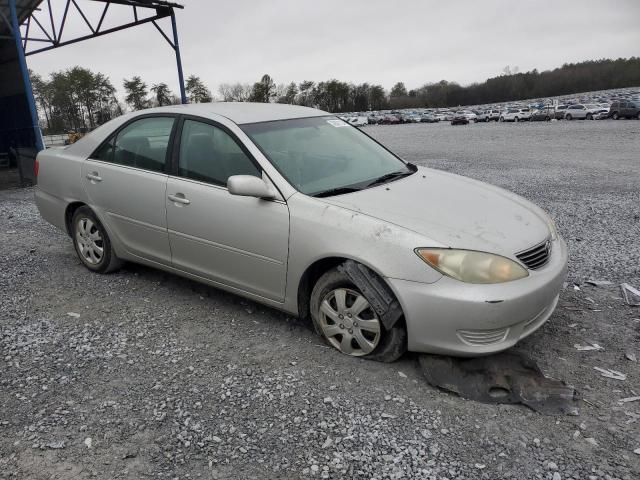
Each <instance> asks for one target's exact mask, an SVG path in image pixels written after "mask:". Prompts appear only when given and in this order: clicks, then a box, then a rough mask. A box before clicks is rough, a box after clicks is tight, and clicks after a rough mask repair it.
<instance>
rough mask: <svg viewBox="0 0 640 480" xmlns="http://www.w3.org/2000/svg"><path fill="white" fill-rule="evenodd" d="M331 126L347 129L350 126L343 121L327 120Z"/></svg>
mask: <svg viewBox="0 0 640 480" xmlns="http://www.w3.org/2000/svg"><path fill="white" fill-rule="evenodd" d="M327 123H328V124H329V125H333V126H334V127H346V126H348V125H349V124H348V123H347V122H343V121H342V120H338V119H336V120H327Z"/></svg>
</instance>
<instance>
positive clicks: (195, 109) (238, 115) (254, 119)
mask: <svg viewBox="0 0 640 480" xmlns="http://www.w3.org/2000/svg"><path fill="white" fill-rule="evenodd" d="M162 112H173V113H182V114H185V115H197V116H200V117H209V118H213V115H221V116H223V117H226V118H228V119H229V120H231V121H232V122H234V123H236V124H238V125H242V124H246V123H258V122H269V121H273V120H288V119H292V118H308V117H322V116H325V115H331V114H330V113H327V112H323V111H322V110H318V109H316V108H309V107H300V106H298V105H286V104H282V103H250V102H213V103H190V104H186V105H172V106H169V107H158V108H150V109H147V110H139V111H138V112H136V113H140V114H145V113H162Z"/></svg>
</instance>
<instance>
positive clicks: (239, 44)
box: [27, 0, 640, 94]
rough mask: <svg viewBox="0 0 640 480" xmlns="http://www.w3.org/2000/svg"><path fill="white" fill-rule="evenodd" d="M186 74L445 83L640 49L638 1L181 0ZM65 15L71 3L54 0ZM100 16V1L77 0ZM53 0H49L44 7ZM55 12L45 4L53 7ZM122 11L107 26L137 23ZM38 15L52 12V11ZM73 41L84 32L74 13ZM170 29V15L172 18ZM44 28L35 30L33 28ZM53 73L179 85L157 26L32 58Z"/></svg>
mask: <svg viewBox="0 0 640 480" xmlns="http://www.w3.org/2000/svg"><path fill="white" fill-rule="evenodd" d="M176 1H178V2H179V3H182V4H183V5H184V6H185V9H184V10H178V11H177V20H178V31H179V35H180V47H181V50H182V59H183V66H184V70H185V75H190V74H195V75H198V76H200V77H201V78H202V80H203V81H204V82H205V83H206V84H207V85H208V86H209V88H211V90H212V91H213V92H214V94H215V93H216V90H217V87H218V85H219V84H220V83H225V82H237V81H239V82H243V83H244V82H247V83H253V82H254V81H256V80H258V79H259V78H260V77H261V76H262V75H263V74H264V73H268V74H270V75H271V76H272V77H273V79H274V80H275V81H276V82H277V83H288V82H291V81H295V82H300V81H302V80H314V81H321V80H327V79H330V78H337V79H339V80H343V81H347V82H354V83H361V82H365V81H366V82H369V83H379V84H382V85H383V86H384V87H385V88H390V87H391V86H392V85H393V84H394V83H395V82H397V81H403V82H405V84H406V86H407V87H408V88H415V87H418V86H421V85H423V84H424V83H427V82H435V81H439V80H442V79H446V80H451V81H456V82H459V83H461V84H463V85H465V84H469V83H471V82H475V81H483V80H484V79H486V78H488V77H491V76H495V75H497V74H500V72H501V71H502V69H503V68H504V67H505V66H506V65H511V66H518V67H519V69H520V71H527V70H531V69H533V68H537V69H538V70H545V69H550V68H554V67H557V66H560V65H562V64H563V63H565V62H578V61H583V60H588V59H597V58H617V57H630V56H640V0H562V1H558V0H528V1H524V0H517V1H516V0H466V1H462V0H461V1H443V0H182V1H180V0H176ZM52 3H53V4H54V12H56V14H57V15H58V16H60V17H61V15H62V10H56V6H57V7H61V6H63V4H64V2H63V1H61V0H54V1H52ZM78 4H80V5H81V6H87V11H88V12H89V17H90V19H95V20H94V21H95V22H96V23H97V18H99V13H100V12H99V8H100V7H101V4H100V3H98V2H91V1H87V0H78ZM45 5H46V4H45ZM45 8H46V7H45ZM129 12H130V9H126V8H124V7H123V9H118V8H117V7H114V8H113V9H110V12H109V13H108V14H107V21H106V22H105V25H106V26H107V27H109V26H111V25H115V24H117V23H118V22H122V21H123V20H126V21H128V20H129V18H130V16H131V14H130V13H129ZM38 15H40V16H46V15H47V13H46V10H42V11H41V12H40V13H39V14H38ZM69 20H70V22H69V23H68V25H67V26H66V27H65V33H64V38H70V37H71V36H72V35H74V34H76V33H84V32H85V31H87V27H86V26H85V25H84V23H83V20H82V18H81V17H80V16H79V14H78V13H77V12H75V11H73V7H72V10H71V13H70V14H69ZM162 24H163V26H164V27H165V28H166V31H167V32H170V22H169V21H168V20H166V19H165V20H163V21H162ZM33 31H36V30H33ZM27 62H28V64H29V67H30V68H32V69H33V70H35V71H36V72H37V73H40V74H43V75H48V73H50V72H51V71H55V70H60V69H65V68H69V67H72V66H74V65H81V66H84V67H87V68H90V69H91V70H93V71H99V72H103V73H105V74H107V75H108V76H109V77H110V78H111V80H112V82H113V84H114V86H115V87H116V88H118V90H119V91H120V93H122V79H123V78H125V77H127V78H128V77H131V76H133V75H140V76H141V77H142V78H143V79H144V80H145V81H146V82H147V84H149V85H151V84H153V83H158V82H166V83H168V84H169V85H170V87H171V88H172V89H173V90H174V91H177V73H176V66H175V57H174V54H173V50H171V49H170V47H169V46H168V45H167V44H166V42H165V41H164V39H163V38H162V37H161V36H160V34H159V33H158V32H157V31H156V30H155V28H154V27H153V25H151V24H147V25H143V26H140V27H135V28H132V29H129V30H125V31H122V32H117V33H114V34H111V35H107V36H104V37H101V38H96V39H92V40H89V41H86V42H82V43H78V44H74V45H69V46H65V47H62V48H59V49H56V50H52V51H49V52H44V53H39V54H36V55H33V56H30V57H28V59H27Z"/></svg>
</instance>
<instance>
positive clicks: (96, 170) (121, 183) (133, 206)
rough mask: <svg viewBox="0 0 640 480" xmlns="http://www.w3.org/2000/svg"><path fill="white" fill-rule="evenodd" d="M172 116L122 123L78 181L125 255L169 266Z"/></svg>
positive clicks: (90, 160) (94, 155)
mask: <svg viewBox="0 0 640 480" xmlns="http://www.w3.org/2000/svg"><path fill="white" fill-rule="evenodd" d="M175 124H176V119H175V117H174V116H170V115H153V116H148V115H145V116H142V117H138V118H136V119H135V120H133V121H131V122H129V123H127V124H125V125H124V126H122V127H121V128H120V129H118V130H117V131H116V132H115V133H114V134H113V135H112V136H111V137H110V138H109V139H107V140H106V141H105V142H104V143H103V144H102V145H101V146H100V147H99V148H98V149H97V150H96V151H95V152H94V153H93V155H92V156H91V157H90V158H89V159H87V160H86V161H85V162H84V163H83V165H82V181H83V182H84V188H85V190H86V192H87V195H88V197H89V199H90V201H91V206H92V207H93V208H94V209H95V210H96V212H97V213H98V215H99V217H100V218H101V220H102V221H103V222H104V223H105V224H106V226H107V228H108V229H109V230H110V233H112V234H113V235H115V236H116V237H117V240H119V242H120V243H121V244H122V246H123V247H124V248H125V249H126V251H127V252H128V253H129V254H130V255H134V256H137V257H141V258H144V259H147V260H151V261H154V262H160V263H163V264H167V265H170V263H171V250H170V248H169V237H168V233H167V222H166V215H165V199H166V188H167V179H168V174H167V166H168V159H169V156H170V155H169V152H170V148H169V147H170V145H171V141H172V132H173V130H174V127H175Z"/></svg>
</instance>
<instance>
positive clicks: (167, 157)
mask: <svg viewBox="0 0 640 480" xmlns="http://www.w3.org/2000/svg"><path fill="white" fill-rule="evenodd" d="M163 117H169V118H173V125H172V126H171V132H170V133H169V141H168V143H167V150H166V152H165V153H164V168H163V169H162V170H161V171H159V170H149V169H147V168H140V167H136V166H133V165H122V164H119V163H115V162H114V161H113V159H111V160H109V161H107V160H102V159H99V158H95V154H96V153H97V152H98V151H99V150H100V149H101V148H102V147H103V146H104V145H106V144H107V143H109V141H110V140H111V139H117V138H118V135H119V134H120V132H121V131H122V130H124V129H125V128H127V127H128V126H129V125H131V124H132V123H135V122H137V121H138V120H144V119H147V118H163ZM179 120H180V115H178V114H176V113H164V112H158V113H143V114H142V115H136V116H135V117H133V118H130V119H129V120H127V121H126V122H124V123H123V124H122V125H120V126H119V127H118V128H116V129H115V130H114V131H112V132H111V133H110V134H109V135H108V136H107V137H106V138H105V139H104V140H103V141H102V142H100V144H99V145H98V146H97V147H96V148H95V149H94V150H93V152H91V155H89V157H88V159H89V160H94V161H97V162H104V163H106V164H108V165H117V166H120V167H127V168H135V169H136V170H142V171H143V172H152V173H160V174H164V175H167V174H169V172H170V163H171V155H170V154H171V153H172V152H173V144H174V141H175V135H176V130H177V127H178V123H179ZM114 147H115V142H114Z"/></svg>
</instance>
